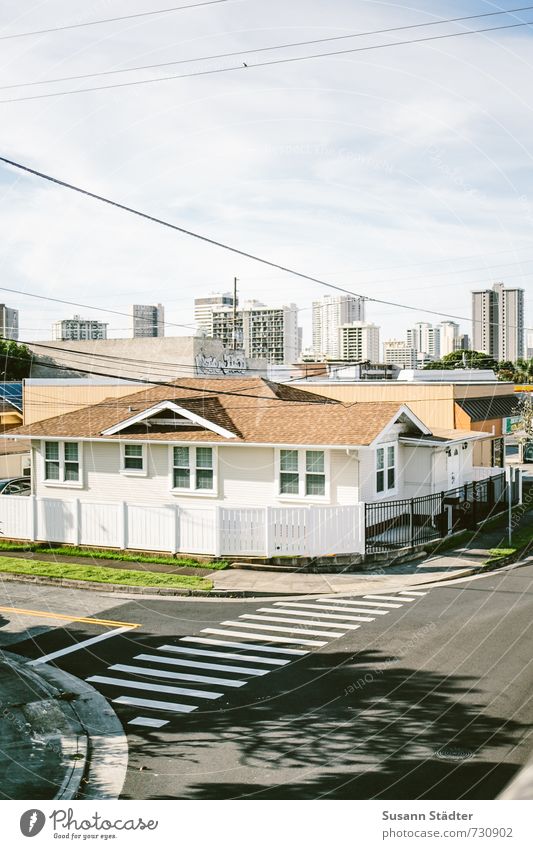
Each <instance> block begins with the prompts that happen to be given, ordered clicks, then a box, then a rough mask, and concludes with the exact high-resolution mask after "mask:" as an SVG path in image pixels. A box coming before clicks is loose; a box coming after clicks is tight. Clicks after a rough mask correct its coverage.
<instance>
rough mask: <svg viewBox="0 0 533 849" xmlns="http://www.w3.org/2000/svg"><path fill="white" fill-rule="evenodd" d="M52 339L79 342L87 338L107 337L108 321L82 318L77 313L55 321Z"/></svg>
mask: <svg viewBox="0 0 533 849" xmlns="http://www.w3.org/2000/svg"><path fill="white" fill-rule="evenodd" d="M52 339H53V340H54V341H59V342H70V341H72V342H77V341H83V340H86V339H93V340H94V339H107V323H106V322H103V321H93V320H92V319H90V318H82V317H81V316H79V315H75V316H73V317H72V318H64V319H62V320H61V321H56V322H54V324H53V326H52Z"/></svg>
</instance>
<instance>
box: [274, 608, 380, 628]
mask: <svg viewBox="0 0 533 849" xmlns="http://www.w3.org/2000/svg"><path fill="white" fill-rule="evenodd" d="M258 613H286V614H287V616H289V615H291V616H293V615H294V616H312V617H313V618H314V619H315V618H316V619H343V620H344V621H346V622H373V621H374V618H373V617H371V616H343V614H342V613H320V608H318V609H317V608H313V609H312V610H300V609H297V610H293V609H292V607H291V608H289V609H288V610H286V609H285V608H284V607H260V608H259V610H258ZM318 624H320V623H318V622H317V625H318ZM324 624H325V625H329V624H330V623H329V622H325V623H324ZM331 624H332V625H333V624H334V623H333V622H332V623H331Z"/></svg>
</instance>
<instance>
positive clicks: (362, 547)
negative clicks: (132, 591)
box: [356, 502, 366, 554]
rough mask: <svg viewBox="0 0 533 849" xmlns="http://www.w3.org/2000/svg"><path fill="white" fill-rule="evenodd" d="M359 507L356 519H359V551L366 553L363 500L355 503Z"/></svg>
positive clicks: (364, 507)
mask: <svg viewBox="0 0 533 849" xmlns="http://www.w3.org/2000/svg"><path fill="white" fill-rule="evenodd" d="M357 506H358V507H359V509H358V510H357V514H356V515H357V519H358V521H359V535H358V538H359V553H360V554H365V553H366V504H365V502H363V503H362V504H359V505H356V507H357Z"/></svg>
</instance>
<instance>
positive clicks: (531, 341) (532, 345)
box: [526, 330, 533, 360]
mask: <svg viewBox="0 0 533 849" xmlns="http://www.w3.org/2000/svg"><path fill="white" fill-rule="evenodd" d="M526 357H527V358H528V360H531V359H533V330H528V332H527V336H526Z"/></svg>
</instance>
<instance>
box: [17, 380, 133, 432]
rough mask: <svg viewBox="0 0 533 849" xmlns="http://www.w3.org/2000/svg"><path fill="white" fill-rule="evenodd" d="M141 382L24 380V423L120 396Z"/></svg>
mask: <svg viewBox="0 0 533 849" xmlns="http://www.w3.org/2000/svg"><path fill="white" fill-rule="evenodd" d="M146 388H148V386H147V385H145V384H142V383H134V384H132V383H129V384H120V383H101V384H92V383H88V382H87V383H80V382H77V381H69V380H62V381H54V382H53V383H49V384H48V383H46V384H33V383H27V382H25V383H24V389H23V393H24V394H23V399H24V400H23V405H24V406H23V409H24V424H25V425H27V424H33V422H39V421H42V419H50V418H52V417H53V416H61V415H63V414H64V413H72V412H73V411H74V410H80V409H81V408H82V407H87V406H89V405H90V404H98V403H99V402H100V401H103V400H104V399H105V398H122V397H124V396H125V395H131V394H132V393H134V392H140V391H141V389H146Z"/></svg>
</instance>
